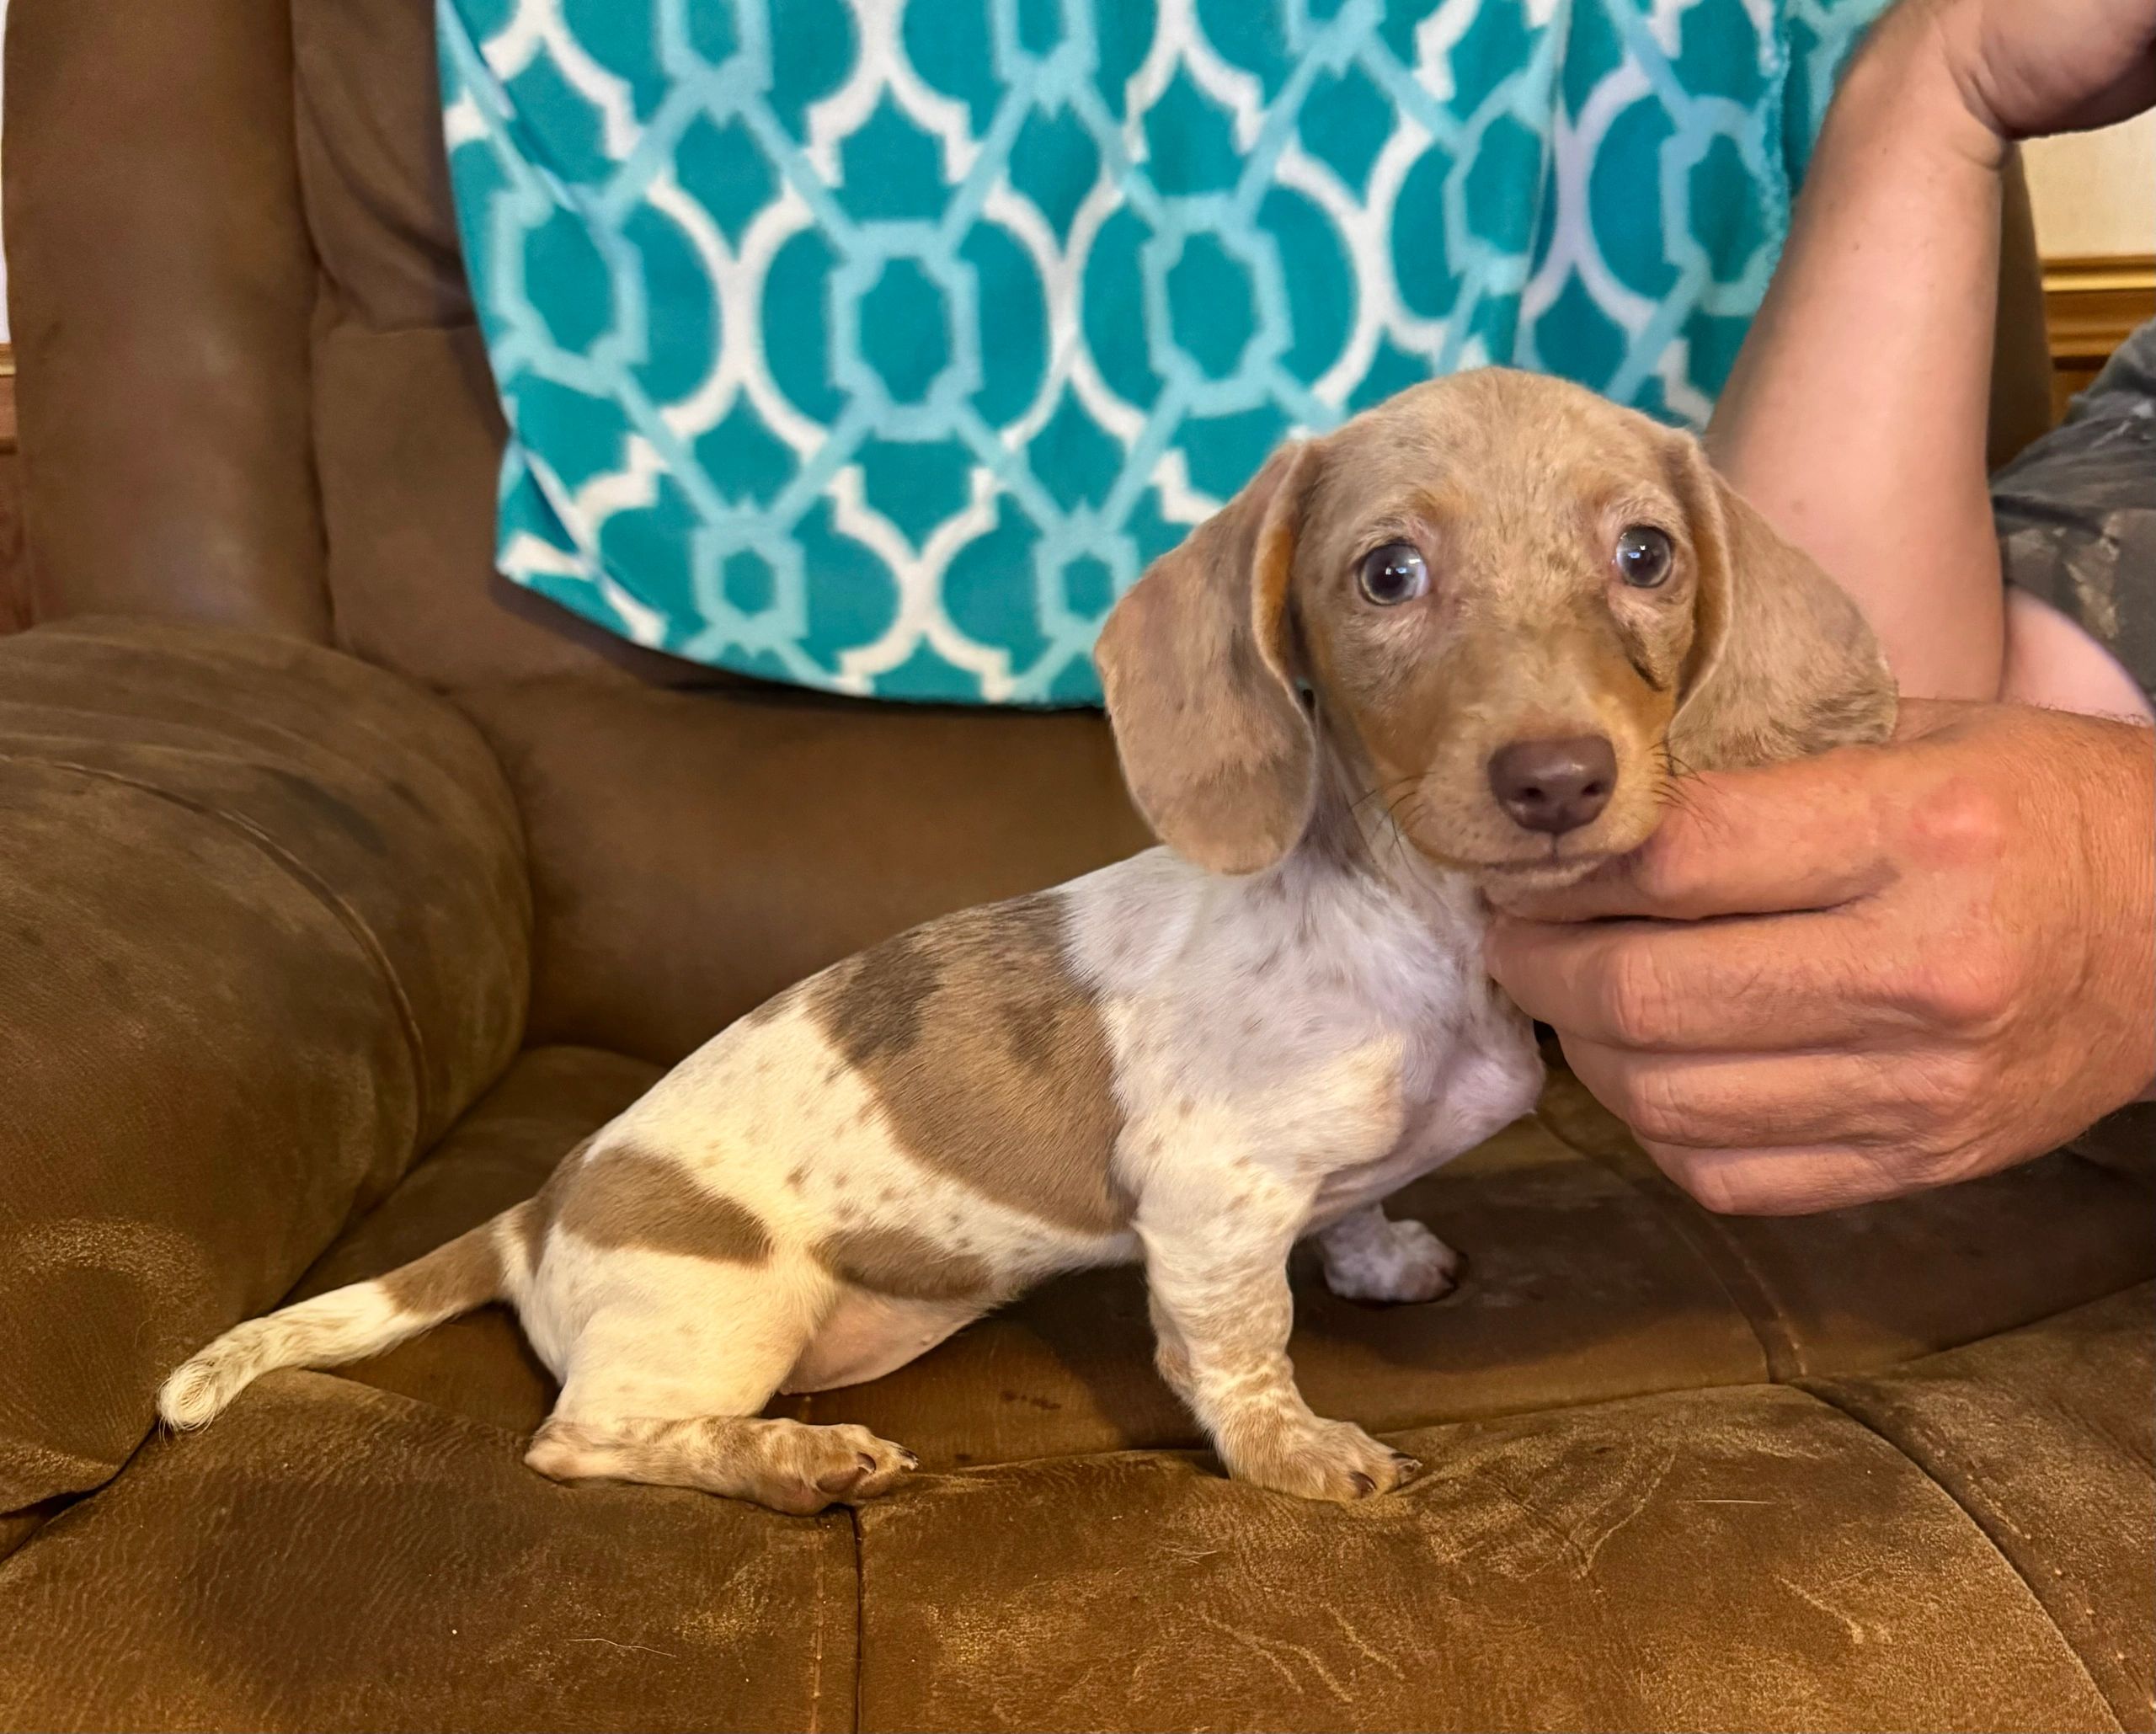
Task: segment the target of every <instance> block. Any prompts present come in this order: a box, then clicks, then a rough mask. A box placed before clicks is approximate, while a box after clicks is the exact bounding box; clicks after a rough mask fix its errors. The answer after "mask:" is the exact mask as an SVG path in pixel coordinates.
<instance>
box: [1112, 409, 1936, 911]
mask: <svg viewBox="0 0 2156 1734" xmlns="http://www.w3.org/2000/svg"><path fill="white" fill-rule="evenodd" d="M1098 660H1099V664H1100V668H1101V674H1102V683H1103V686H1104V687H1105V689H1106V691H1107V702H1108V712H1109V715H1110V717H1111V718H1112V719H1113V723H1114V725H1115V731H1116V739H1117V742H1118V746H1119V748H1120V750H1121V752H1122V755H1123V768H1124V772H1125V775H1126V776H1127V777H1128V779H1129V782H1130V786H1131V789H1132V792H1133V793H1134V796H1135V797H1136V799H1137V801H1138V804H1139V808H1140V810H1141V811H1143V812H1144V813H1145V816H1146V818H1147V819H1148V820H1149V821H1150V823H1151V824H1152V825H1153V828H1154V829H1155V831H1156V832H1157V833H1158V834H1159V835H1161V838H1162V840H1164V841H1166V842H1167V843H1168V844H1169V845H1170V846H1172V847H1173V848H1175V849H1176V850H1177V851H1178V852H1179V853H1181V854H1182V855H1184V856H1187V858H1189V859H1191V860H1193V861H1194V862H1198V864H1199V865H1201V866H1203V867H1209V868H1212V869H1213V870H1214V871H1216V872H1254V871H1256V870H1257V869H1258V868H1261V867H1266V866H1268V865H1270V864H1271V863H1272V862H1276V861H1278V859H1279V858H1280V857H1281V856H1283V855H1284V854H1285V853H1286V852H1287V851H1289V849H1291V848H1292V847H1294V845H1295V843H1296V842H1297V840H1299V838H1300V837H1301V836H1302V835H1303V833H1304V831H1305V829H1306V828H1307V826H1308V824H1309V823H1310V817H1311V813H1312V809H1313V804H1314V802H1315V787H1316V781H1317V776H1316V766H1317V744H1316V740H1315V729H1316V728H1325V729H1327V730H1329V731H1330V732H1331V735H1332V736H1333V744H1334V745H1335V746H1336V747H1337V750H1338V751H1339V752H1340V754H1341V755H1342V760H1343V761H1344V762H1345V764H1346V765H1347V766H1348V769H1349V772H1350V775H1351V776H1353V779H1354V780H1355V781H1356V782H1358V784H1359V785H1360V787H1358V789H1357V790H1356V791H1355V792H1356V793H1357V794H1358V795H1365V794H1366V795H1368V796H1369V799H1370V800H1371V801H1372V802H1373V803H1383V805H1384V807H1385V809H1386V810H1388V811H1390V813H1391V814H1393V815H1394V818H1395V819H1396V822H1397V823H1398V824H1399V825H1400V826H1401V830H1402V831H1403V832H1404V833H1405V834H1406V836H1407V838H1408V839H1409V840H1411V841H1412V843H1413V844H1414V845H1415V846H1417V849H1419V850H1420V851H1422V853H1423V854H1424V855H1425V856H1428V857H1429V858H1430V859H1432V860H1433V861H1435V862H1439V863H1440V864H1442V865H1444V866H1448V867H1459V868H1463V869H1466V870H1468V871H1471V872H1477V873H1479V874H1481V875H1483V876H1485V877H1488V878H1512V879H1513V880H1515V881H1517V882H1520V883H1552V882H1561V881H1564V880H1566V879H1569V878H1576V877H1577V876H1578V875H1579V874H1581V873H1582V872H1587V871H1588V869H1590V868H1591V867H1593V866H1595V865H1596V864H1597V863H1598V862H1601V861H1604V860H1606V859H1607V858H1609V856H1614V855H1619V854H1622V853H1624V852H1625V851H1629V850H1631V849H1634V848H1636V847H1637V846H1639V845H1640V844H1641V843H1642V842H1644V841H1645V840H1646V838H1647V836H1648V835H1649V834H1650V833H1652V830H1653V829H1654V826H1655V822H1656V819H1657V816H1658V814H1659V813H1660V809H1661V803H1662V796H1663V792H1664V789H1665V787H1666V785H1667V783H1668V780H1669V779H1670V777H1671V776H1673V775H1675V774H1678V773H1679V772H1681V771H1704V770H1710V769H1721V768H1726V767H1731V766H1740V765H1748V764H1758V763H1763V762H1765V761H1767V760H1773V759H1778V758H1788V757H1792V756H1796V755H1800V754H1802V753H1806V752H1817V751H1822V750H1825V749H1827V748H1828V747H1830V746H1835V745H1840V744H1846V743H1850V742H1856V741H1870V740H1876V739H1881V738H1883V737H1884V736H1885V735H1886V734H1887V732H1888V731H1889V730H1890V729H1891V728H1892V723H1893V716H1894V688H1893V684H1892V679H1891V677H1890V676H1889V675H1888V674H1887V668H1886V664H1885V660H1884V659H1883V658H1882V657H1881V654H1880V651H1879V648H1878V646H1877V644H1876V642H1875V641H1874V640H1873V638H1872V637H1871V634H1870V631H1869V629H1868V628H1867V627H1865V623H1864V621H1863V618H1862V616H1860V614H1859V613H1858V611H1857V610H1856V608H1855V606H1854V604H1853V603H1851V602H1850V601H1849V598H1848V597H1847V596H1845V595H1844V594H1843V593H1842V592H1841V591H1840V590H1838V589H1837V588H1836V587H1835V585H1834V584H1833V583H1832V582H1831V581H1830V580H1829V579H1828V578H1827V577H1826V575H1825V574H1823V573H1822V572H1821V571H1820V570H1819V569H1818V568H1817V567H1816V566H1814V565H1813V564H1812V562H1811V561H1810V560H1808V559H1807V558H1805V557H1804V556H1803V555H1801V554H1800V553H1798V552H1796V550H1795V549H1793V548H1791V547H1789V546H1788V545H1787V544H1786V543H1785V542H1781V541H1780V539H1779V538H1778V537H1777V536H1775V535H1774V532H1773V531H1770V530H1769V529H1768V527H1767V526H1766V525H1765V523H1764V521H1763V520H1761V519H1760V518H1759V516H1758V514H1757V513H1755V512H1754V511H1753V510H1752V509H1751V508H1750V507H1749V506H1748V505H1747V504H1745V503H1744V502H1743V501H1742V499H1739V498H1738V497H1737V495H1736V494H1735V493H1733V492H1732V490H1731V489H1730V488H1729V487H1728V486H1727V484H1726V483H1723V482H1722V481H1721V478H1718V477H1717V476H1716V475H1715V474H1714V472H1712V471H1711V470H1710V469H1709V468H1708V467H1707V464H1706V461H1705V457H1704V456H1702V455H1701V453H1700V448H1699V445H1698V442H1697V441H1695V440H1693V439H1692V438H1690V437H1689V435H1683V434H1678V433H1673V432H1672V431H1670V430H1669V429H1665V428H1662V427H1661V426H1659V425H1657V424H1655V423H1654V422H1652V421H1650V420H1649V419H1647V418H1646V417H1645V416H1642V415H1639V414H1636V413H1634V412H1632V411H1630V410H1626V409H1621V408H1618V407H1617V406H1615V405H1614V404H1612V403H1608V402H1606V401H1605V400H1604V399H1602V398H1600V397H1596V396H1594V395H1593V393H1591V392H1586V391H1582V390H1581V389H1580V388H1579V387H1575V386H1571V385H1567V384H1565V383H1563V382H1562V381H1556V380H1552V379H1547V378H1544V377H1541V376H1535V375H1530V374H1521V373H1513V372H1510V371H1505V370H1502V369H1495V368H1492V369H1486V370H1483V371H1480V372H1476V373H1470V374H1463V375H1460V376H1456V377H1454V378H1451V379H1446V380H1439V381H1433V382H1432V383H1430V384H1428V385H1423V386H1418V387H1415V388H1413V389H1412V390H1410V391H1407V392H1402V393H1401V395H1399V396H1398V397H1394V398H1392V399H1391V400H1390V402H1388V403H1385V404H1382V405H1380V407H1379V408H1375V409H1373V410H1371V411H1369V412H1368V413H1365V414H1364V415H1361V416H1358V417H1357V418H1356V419H1354V420H1353V421H1351V422H1349V423H1348V424H1347V425H1345V426H1344V427H1342V428H1341V429H1338V430H1337V432H1335V433H1332V434H1330V435H1326V436H1325V437H1324V438H1322V439H1320V440H1310V441H1306V442H1303V443H1301V444H1299V445H1295V446H1289V447H1287V448H1286V449H1284V450H1283V451H1281V452H1279V453H1278V454H1276V455H1275V456H1274V457H1273V460H1272V461H1271V462H1269V463H1267V465H1266V467H1265V468H1264V469H1263V470H1262V471H1261V472H1259V474H1258V475H1257V478H1255V479H1254V480H1253V481H1252V482H1251V483H1250V485H1249V486H1248V487H1247V488H1245V489H1244V490H1243V492H1242V493H1241V494H1239V495H1237V496H1236V498H1235V499H1234V500H1232V501H1231V502H1230V504H1228V505H1227V506H1226V507H1225V508H1224V509H1223V510H1221V511H1220V512H1219V513H1218V514H1217V515H1215V516H1214V517H1213V518H1212V519H1211V520H1208V522H1206V523H1205V524H1203V525H1202V526H1199V528H1198V530H1197V531H1194V532H1193V534H1192V536H1190V538H1189V540H1188V541H1187V542H1184V543H1183V545H1182V547H1179V548H1177V550H1176V551H1175V552H1172V553H1171V554H1169V555H1167V556H1166V557H1165V558H1162V559H1161V560H1160V561H1158V562H1156V563H1155V565H1154V566H1153V567H1152V568H1151V569H1150V570H1149V571H1148V572H1147V573H1146V574H1145V577H1144V578H1143V579H1141V580H1140V581H1139V584H1137V585H1136V586H1135V587H1134V588H1133V589H1132V590H1131V591H1130V592H1129V595H1126V596H1125V597H1124V598H1123V600H1122V601H1121V602H1119V603H1118V605H1117V606H1116V608H1115V611H1113V614H1111V616H1109V619H1108V622H1107V627H1106V628H1105V629H1104V630H1103V632H1102V637H1101V643H1100V648H1099V652H1098ZM1305 689H1306V690H1305Z"/></svg>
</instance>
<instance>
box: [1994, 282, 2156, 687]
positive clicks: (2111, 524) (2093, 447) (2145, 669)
mask: <svg viewBox="0 0 2156 1734" xmlns="http://www.w3.org/2000/svg"><path fill="white" fill-rule="evenodd" d="M1992 506H1993V515H1994V516H1995V518H1996V520H1997V522H1998V525H1999V551H2000V553H2001V555H2002V557H2003V558H2004V562H2005V566H2006V577H2007V581H2008V582H2009V583H2010V584H2018V585H2020V587H2021V588H2022V589H2023V590H2027V591H2028V592H2030V594H2031V595H2036V596H2040V597H2041V598H2042V599H2043V600H2045V601H2047V602H2048V603H2050V604H2051V605H2052V606H2053V607H2054V608H2056V609H2057V610H2058V611H2060V612H2061V613H2062V614H2065V615H2067V616H2070V617H2071V618H2073V619H2074V620H2076V621H2079V622H2080V623H2081V625H2082V626H2083V627H2084V628H2085V629H2086V630H2087V631H2088V632H2089V634H2090V635H2091V636H2092V637H2094V638H2098V639H2100V640H2101V641H2102V642H2103V643H2105V644H2106V645H2108V646H2109V647H2110V648H2111V654H2113V655H2114V656H2116V657H2117V658H2118V659H2119V660H2120V662H2121V663H2122V664H2125V666H2126V668H2127V671H2128V672H2129V673H2130V674H2132V676H2133V678H2134V679H2135V680H2137V681H2139V682H2140V684H2141V688H2142V690H2143V691H2144V692H2148V693H2149V694H2150V695H2151V696H2152V697H2156V320H2151V321H2150V322H2149V323H2147V324H2145V325H2143V327H2142V328H2140V329H2139V330H2137V332H2135V333H2133V335H2132V337H2130V338H2128V339H2127V340H2126V342H2125V343H2124V344H2121V346H2120V348H2119V350H2118V353H2117V354H2116V355H2113V356H2112V358H2111V361H2110V363H2109V364H2108V365H2106V366H2105V369H2104V371H2102V372H2101V373H2100V374H2099V375H2098V376H2096V380H2095V383H2094V384H2092V385H2091V386H2090V387H2089V389H2088V390H2087V391H2085V392H2083V393H2082V394H2081V395H2080V396H2079V397H2076V398H2075V399H2074V400H2073V407H2072V408H2071V409H2070V410H2069V411H2068V415H2067V419H2066V420H2065V422H2064V423H2063V424H2061V425H2060V426H2058V427H2057V428H2055V429H2052V431H2051V432H2050V433H2048V434H2047V435H2045V436H2044V437H2043V438H2042V439H2041V440H2037V441H2036V443H2035V444H2034V445H2032V446H2030V447H2029V449H2028V450H2027V451H2024V452H2023V453H2022V454H2021V455H2020V456H2019V457H2017V458H2015V460H2014V461H2013V462H2011V463H2009V464H2008V465H2007V466H2006V467H2004V469H2002V470H2001V471H2000V472H1999V474H1998V475H1997V476H1996V477H1994V478H1993V483H1992Z"/></svg>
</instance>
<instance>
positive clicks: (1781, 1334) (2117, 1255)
mask: <svg viewBox="0 0 2156 1734" xmlns="http://www.w3.org/2000/svg"><path fill="white" fill-rule="evenodd" d="M1551 1053H1552V1054H1553V1056H1554V1055H1555V1054H1556V1049H1555V1048H1552V1049H1551ZM1542 1113H1543V1116H1544V1118H1545V1119H1547V1120H1549V1121H1550V1123H1551V1124H1552V1125H1553V1126H1555V1127H1556V1128H1557V1129H1558V1130H1559V1131H1560V1132H1561V1134H1563V1135H1564V1137H1565V1138H1566V1139H1567V1140H1568V1141H1569V1142H1571V1143H1572V1144H1573V1145H1574V1146H1575V1147H1576V1148H1577V1149H1581V1150H1588V1151H1591V1152H1592V1153H1593V1154H1594V1155H1596V1156H1597V1157H1598V1158H1599V1159H1600V1160H1604V1161H1605V1162H1607V1163H1608V1164H1609V1166H1611V1167H1613V1168H1614V1169H1615V1170H1616V1171H1618V1172H1620V1173H1621V1174H1623V1175H1625V1176H1626V1177H1627V1178H1628V1179H1630V1181H1631V1182H1633V1183H1634V1184H1635V1185H1636V1186H1637V1187H1640V1188H1641V1190H1642V1191H1644V1192H1650V1193H1652V1194H1653V1195H1654V1196H1656V1197H1657V1198H1661V1199H1662V1201H1663V1203H1664V1205H1665V1207H1666V1208H1668V1210H1669V1211H1670V1213H1671V1214H1672V1216H1673V1219H1674V1220H1675V1221H1676V1222H1677V1223H1678V1224H1679V1225H1680V1226H1681V1228H1682V1229H1683V1230H1684V1235H1685V1237H1686V1239H1687V1240H1688V1241H1689V1243H1690V1244H1691V1245H1693V1246H1695V1247H1696V1248H1697V1249H1698V1250H1699V1252H1700V1256H1702V1257H1704V1258H1705V1259H1706V1260H1707V1261H1708V1262H1710V1264H1711V1265H1713V1267H1714V1268H1715V1270H1716V1272H1717V1273H1718V1274H1719V1275H1720V1277H1721V1280H1722V1282H1723V1283H1724V1284H1725V1285H1726V1288H1728V1290H1729V1293H1730V1295H1731V1297H1732V1299H1734V1300H1735V1301H1736V1302H1737V1305H1739V1306H1740V1307H1741V1308H1742V1310H1744V1313H1745V1315H1746V1316H1747V1317H1748V1318H1749V1319H1751V1321H1753V1327H1754V1328H1755V1329H1756V1330H1757V1331H1758V1335H1759V1340H1760V1342H1761V1344H1762V1346H1763V1347H1764V1349H1765V1351H1766V1355H1767V1362H1768V1365H1769V1368H1770V1369H1772V1371H1773V1374H1774V1377H1775V1378H1776V1379H1796V1378H1798V1377H1800V1376H1801V1375H1802V1374H1806V1373H1814V1372H1818V1373H1825V1372H1834V1373H1842V1372H1851V1371H1855V1370H1858V1369H1864V1368H1869V1367H1886V1366H1891V1365H1893V1364H1894V1363H1897V1362H1901V1361H1906V1360H1908V1359H1910V1358H1913V1357H1915V1356H1917V1355H1921V1354H1925V1353H1929V1352H1930V1351H1932V1350H1935V1349H1943V1348H1951V1347H1955V1346H1956V1345H1957V1344H1960V1343H1964V1342H1972V1341H1974V1340H1976V1339H1977V1338H1978V1337H1988V1336H1990V1335H1991V1334H1992V1333H1993V1332H1994V1331H2005V1330H2009V1329H2011V1328H2012V1327H2014V1326H2017V1325H2025V1324H2028V1323H2030V1322H2031V1321H2033V1320H2036V1319H2041V1318H2043V1317H2046V1316H2047V1315H2050V1314H2052V1313H2056V1312H2060V1311H2063V1310H2065V1309H2067V1308H2068V1307H2072V1306H2078V1305H2080V1304H2081V1303H2082V1302H2084V1301H2089V1300H2095V1299H2100V1297H2102V1296H2105V1295H2109V1294H2116V1293H2117V1292H2118V1291H2119V1290H2120V1289H2121V1288H2127V1287H2130V1286H2131V1285H2132V1284H2134V1283H2141V1282H2144V1281H2146V1280H2147V1279H2148V1278H2149V1277H2151V1276H2156V1190H2152V1189H2151V1188H2150V1187H2148V1185H2147V1183H2146V1181H2145V1177H2144V1176H2145V1175H2146V1172H2147V1171H2146V1169H2145V1168H2143V1169H2141V1170H2138V1171H2137V1170H2135V1169H2134V1168H2132V1167H2131V1166H2127V1165H2123V1164H2121V1165H2116V1166H2100V1165H2099V1164H2096V1163H2092V1162H2089V1161H2086V1160H2083V1159H2081V1158H2080V1157H2079V1156H2075V1155H2065V1154H2060V1155H2051V1156H2047V1157H2044V1158H2042V1159H2041V1160H2037V1161H2034V1162H2025V1163H2023V1164H2022V1165H2021V1166H2019V1167H2015V1168H2009V1169H2007V1170H2005V1171H2003V1172H2001V1173H1998V1174H1993V1175H1989V1176H1986V1177H1985V1178H1983V1179H1982V1180H1976V1181H1971V1182H1967V1183H1966V1184H1964V1185H1961V1186H1951V1187H1940V1189H1938V1190H1937V1191H1935V1192H1922V1193H1919V1194H1917V1195H1916V1196H1914V1197H1912V1198H1897V1199H1895V1200H1893V1201H1892V1202H1890V1203H1881V1204H1867V1205H1864V1206H1862V1207H1860V1208H1854V1209H1849V1210H1834V1211H1829V1212H1828V1213H1827V1214H1823V1215H1819V1216H1781V1217H1774V1216H1716V1215H1714V1214H1710V1213H1709V1212H1707V1211H1705V1210H1702V1209H1700V1208H1699V1207H1698V1206H1697V1205H1695V1204H1694V1203H1692V1201H1691V1200H1690V1199H1689V1198H1687V1197H1686V1196H1685V1195H1684V1193H1683V1192H1681V1191H1679V1190H1678V1187H1676V1186H1675V1185H1673V1183H1672V1182H1670V1181H1668V1179H1667V1178H1665V1177H1664V1176H1663V1175H1662V1172H1661V1171H1660V1170H1659V1169H1657V1167H1656V1166H1654V1164H1653V1162H1652V1160H1650V1159H1649V1158H1648V1156H1647V1155H1646V1152H1645V1151H1644V1150H1641V1148H1640V1147H1639V1145H1638V1144H1636V1143H1635V1142H1634V1141H1633V1139H1632V1135H1631V1134H1630V1132H1628V1131H1627V1130H1626V1129H1625V1125H1624V1123H1622V1122H1621V1121H1620V1120H1619V1119H1618V1118H1616V1117H1615V1116H1614V1115H1613V1114H1612V1113H1610V1112H1609V1110H1608V1109H1606V1108H1604V1107H1602V1106H1601V1104H1600V1103H1598V1102H1596V1101H1595V1100H1594V1098H1593V1096H1589V1095H1588V1092H1587V1091H1586V1089H1585V1088H1584V1087H1583V1086H1582V1085H1581V1084H1580V1082H1579V1080H1577V1078H1574V1077H1573V1076H1572V1075H1571V1074H1570V1073H1568V1072H1566V1071H1565V1070H1562V1069H1561V1067H1557V1068H1554V1069H1553V1070H1552V1071H1551V1074H1550V1088H1549V1090H1548V1091H1546V1092H1545V1096H1544V1098H1543V1102H1542Z"/></svg>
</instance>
